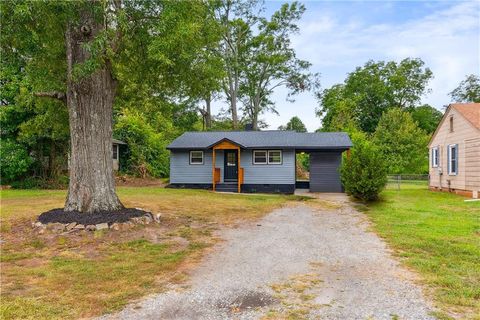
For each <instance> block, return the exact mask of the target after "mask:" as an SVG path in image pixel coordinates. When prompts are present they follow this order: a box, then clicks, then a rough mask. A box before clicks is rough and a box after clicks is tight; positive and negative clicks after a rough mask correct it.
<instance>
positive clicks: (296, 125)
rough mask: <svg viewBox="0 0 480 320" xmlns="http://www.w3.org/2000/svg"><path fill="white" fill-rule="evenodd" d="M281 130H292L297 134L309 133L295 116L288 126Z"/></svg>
mask: <svg viewBox="0 0 480 320" xmlns="http://www.w3.org/2000/svg"><path fill="white" fill-rule="evenodd" d="M278 129H279V130H290V131H297V132H307V128H306V127H305V125H304V124H303V122H302V120H300V118H299V117H297V116H295V117H292V118H291V119H290V121H288V122H287V124H286V125H284V126H280V127H278Z"/></svg>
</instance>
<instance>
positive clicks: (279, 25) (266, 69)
mask: <svg viewBox="0 0 480 320" xmlns="http://www.w3.org/2000/svg"><path fill="white" fill-rule="evenodd" d="M304 11H305V7H304V6H303V5H301V4H299V3H297V2H293V3H291V4H284V5H282V7H281V8H280V9H279V10H278V11H277V12H275V13H274V14H273V15H272V17H271V18H270V20H268V19H265V18H261V19H260V22H259V25H258V34H257V35H255V36H253V37H251V39H249V42H248V50H247V52H246V53H245V66H244V70H245V75H244V77H243V78H242V80H241V84H240V94H241V100H242V102H243V111H244V112H245V115H246V117H247V118H248V119H249V121H251V123H252V125H253V129H254V130H257V129H258V122H259V119H258V117H259V115H260V114H262V113H264V112H267V111H270V112H274V113H276V112H277V111H276V109H275V105H274V104H273V103H272V101H271V100H270V96H271V95H272V93H273V92H274V90H275V89H276V88H278V87H281V86H284V87H287V88H288V89H289V93H288V96H287V99H289V98H290V100H291V97H292V96H293V95H295V94H297V93H299V92H301V91H305V90H310V89H311V88H312V87H313V86H314V84H315V76H314V75H312V74H310V73H308V69H309V67H310V63H309V62H307V61H304V60H300V59H298V58H297V57H296V55H295V51H294V49H293V48H291V43H290V37H291V36H292V35H293V34H294V33H296V32H298V26H297V25H296V22H297V21H298V20H299V19H300V18H301V16H302V14H303V12H304ZM291 101H293V100H291Z"/></svg>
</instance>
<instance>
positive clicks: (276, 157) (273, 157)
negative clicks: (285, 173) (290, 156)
mask: <svg viewBox="0 0 480 320" xmlns="http://www.w3.org/2000/svg"><path fill="white" fill-rule="evenodd" d="M268 164H282V151H280V150H269V151H268Z"/></svg>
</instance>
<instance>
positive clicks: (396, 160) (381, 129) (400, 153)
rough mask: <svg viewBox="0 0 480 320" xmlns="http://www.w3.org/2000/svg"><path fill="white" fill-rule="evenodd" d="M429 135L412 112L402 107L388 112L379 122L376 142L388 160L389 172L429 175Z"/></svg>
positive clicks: (374, 137) (374, 138) (375, 136)
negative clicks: (418, 124) (416, 120)
mask: <svg viewBox="0 0 480 320" xmlns="http://www.w3.org/2000/svg"><path fill="white" fill-rule="evenodd" d="M428 140H429V136H428V135H427V134H426V133H425V132H424V131H423V130H422V129H420V128H419V127H418V126H417V124H416V123H415V121H414V120H413V118H412V116H411V115H410V113H408V112H406V111H403V110H401V109H400V108H394V109H390V110H389V111H387V112H385V113H384V114H383V116H382V118H381V119H380V122H379V123H378V127H377V129H376V130H375V134H374V136H373V142H374V143H375V144H376V145H377V146H378V148H379V151H380V152H381V153H382V155H383V157H384V159H385V160H386V161H387V168H388V173H425V172H428V156H427V152H426V150H427V144H428Z"/></svg>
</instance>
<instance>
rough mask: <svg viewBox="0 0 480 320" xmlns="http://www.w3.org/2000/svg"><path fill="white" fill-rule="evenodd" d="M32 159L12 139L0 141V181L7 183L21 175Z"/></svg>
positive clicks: (26, 169)
mask: <svg viewBox="0 0 480 320" xmlns="http://www.w3.org/2000/svg"><path fill="white" fill-rule="evenodd" d="M32 162H33V159H32V158H31V157H30V156H29V155H28V152H27V150H26V149H25V148H24V147H23V146H22V145H21V144H19V143H16V142H15V141H12V140H10V139H9V140H3V139H2V143H0V177H1V179H2V183H8V182H11V181H14V180H15V179H18V178H20V177H22V176H23V175H24V174H25V173H26V172H27V171H28V169H29V167H30V165H31V164H32Z"/></svg>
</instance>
